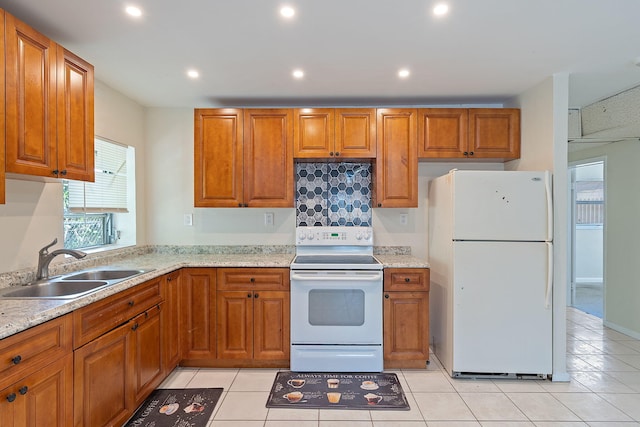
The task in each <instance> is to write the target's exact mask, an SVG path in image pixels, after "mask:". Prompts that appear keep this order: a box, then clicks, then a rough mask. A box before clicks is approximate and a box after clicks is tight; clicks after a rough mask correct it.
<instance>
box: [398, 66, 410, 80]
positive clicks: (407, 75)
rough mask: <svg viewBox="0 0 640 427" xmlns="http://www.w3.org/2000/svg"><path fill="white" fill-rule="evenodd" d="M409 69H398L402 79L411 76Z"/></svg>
mask: <svg viewBox="0 0 640 427" xmlns="http://www.w3.org/2000/svg"><path fill="white" fill-rule="evenodd" d="M409 74H411V73H409V70H407V69H406V68H403V69H402V70H400V71H398V77H400V78H402V79H406V78H407V77H409Z"/></svg>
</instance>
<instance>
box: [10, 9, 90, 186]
mask: <svg viewBox="0 0 640 427" xmlns="http://www.w3.org/2000/svg"><path fill="white" fill-rule="evenodd" d="M4 35H5V65H6V66H5V70H6V71H5V79H6V81H5V83H6V85H5V87H6V89H5V103H6V107H5V108H6V111H5V114H6V118H5V120H6V124H5V126H6V141H8V143H7V144H6V171H7V172H14V173H20V174H28V175H38V176H45V177H54V178H67V179H75V180H82V181H93V180H94V149H93V146H94V143H93V138H94V134H93V132H94V123H93V120H94V112H93V110H94V79H93V73H94V71H93V66H92V65H91V64H89V63H87V62H86V61H84V60H82V59H81V58H79V57H77V56H75V55H74V54H72V53H71V52H69V51H67V50H66V49H64V48H63V47H62V46H59V45H57V44H56V43H55V42H53V41H52V40H50V39H48V38H47V37H45V36H44V35H42V34H40V33H39V32H37V31H36V30H34V29H33V28H31V27H30V26H28V25H27V24H25V23H24V22H22V21H20V20H18V19H16V18H14V17H13V16H11V15H10V14H8V13H6V14H5V32H4Z"/></svg>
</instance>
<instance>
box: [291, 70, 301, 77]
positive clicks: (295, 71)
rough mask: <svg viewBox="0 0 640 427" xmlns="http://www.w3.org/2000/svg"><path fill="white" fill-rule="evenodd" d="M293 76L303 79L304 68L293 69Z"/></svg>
mask: <svg viewBox="0 0 640 427" xmlns="http://www.w3.org/2000/svg"><path fill="white" fill-rule="evenodd" d="M292 74H293V77H295V78H296V79H301V78H303V77H304V71H302V70H293V73H292Z"/></svg>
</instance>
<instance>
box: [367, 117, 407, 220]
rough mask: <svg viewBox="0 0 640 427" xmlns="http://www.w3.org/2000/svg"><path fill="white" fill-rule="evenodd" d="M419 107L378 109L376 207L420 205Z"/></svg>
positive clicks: (374, 204) (374, 203)
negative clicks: (417, 142) (417, 141)
mask: <svg viewBox="0 0 640 427" xmlns="http://www.w3.org/2000/svg"><path fill="white" fill-rule="evenodd" d="M417 116H418V110H417V109H415V108H389V109H383V108H381V109H378V112H377V126H378V139H379V141H378V148H377V153H378V155H377V157H376V181H375V190H374V201H373V206H377V207H382V208H399V207H403V208H404V207H418V148H417V145H416V140H417V138H416V135H417V132H416V124H417Z"/></svg>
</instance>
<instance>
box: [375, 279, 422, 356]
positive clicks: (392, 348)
mask: <svg viewBox="0 0 640 427" xmlns="http://www.w3.org/2000/svg"><path fill="white" fill-rule="evenodd" d="M384 331H385V333H384V359H385V368H389V367H422V368H424V367H425V364H426V362H427V360H428V359H429V293H428V292H385V294H384Z"/></svg>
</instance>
